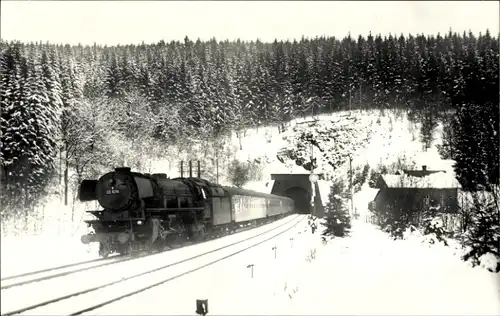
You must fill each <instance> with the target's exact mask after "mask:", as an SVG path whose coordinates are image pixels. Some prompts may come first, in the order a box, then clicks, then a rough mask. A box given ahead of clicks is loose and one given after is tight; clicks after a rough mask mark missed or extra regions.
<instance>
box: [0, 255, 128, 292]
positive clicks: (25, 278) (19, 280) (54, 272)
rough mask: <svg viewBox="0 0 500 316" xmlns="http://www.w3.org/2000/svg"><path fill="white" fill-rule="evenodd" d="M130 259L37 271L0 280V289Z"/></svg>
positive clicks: (112, 259)
mask: <svg viewBox="0 0 500 316" xmlns="http://www.w3.org/2000/svg"><path fill="white" fill-rule="evenodd" d="M131 259H134V258H124V257H123V256H119V255H118V256H113V257H109V258H98V259H93V260H88V261H82V262H76V263H71V264H66V265H62V266H58V267H52V268H47V269H43V270H37V271H32V272H27V273H22V274H17V275H13V276H8V277H6V278H3V279H1V280H0V283H1V286H0V289H1V290H6V289H10V288H13V287H16V286H22V285H26V284H30V283H33V282H39V281H44V280H50V279H53V278H60V277H63V276H66V275H70V274H72V273H78V272H83V271H87V270H91V269H97V268H100V267H105V266H108V265H111V264H116V263H118V262H124V261H128V260H131Z"/></svg>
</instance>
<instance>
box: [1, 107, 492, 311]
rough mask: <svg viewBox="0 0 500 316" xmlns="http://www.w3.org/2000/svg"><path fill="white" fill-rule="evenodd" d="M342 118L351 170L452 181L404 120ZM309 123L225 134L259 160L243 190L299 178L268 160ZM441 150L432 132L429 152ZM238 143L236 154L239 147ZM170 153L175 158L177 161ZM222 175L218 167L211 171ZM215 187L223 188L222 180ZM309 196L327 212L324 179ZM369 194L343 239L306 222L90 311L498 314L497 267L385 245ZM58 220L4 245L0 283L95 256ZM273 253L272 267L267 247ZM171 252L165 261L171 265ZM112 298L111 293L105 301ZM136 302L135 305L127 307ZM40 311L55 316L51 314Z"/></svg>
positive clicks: (423, 244)
mask: <svg viewBox="0 0 500 316" xmlns="http://www.w3.org/2000/svg"><path fill="white" fill-rule="evenodd" d="M352 116H356V117H358V118H359V120H360V121H361V122H359V123H360V125H361V126H364V127H365V128H366V130H367V131H370V135H369V137H370V140H369V142H368V143H367V146H366V147H364V148H357V149H356V150H355V151H353V152H352V155H353V160H352V166H353V168H357V167H362V166H363V165H364V164H366V163H368V164H369V165H370V167H371V168H372V169H373V168H375V167H376V166H377V165H378V164H381V163H383V164H384V165H388V164H391V163H396V162H398V161H403V162H405V163H407V164H410V165H414V166H420V165H424V164H425V165H427V166H428V168H429V169H431V170H446V171H447V173H452V172H453V170H452V169H453V168H452V165H453V161H445V160H441V159H440V158H439V155H438V153H437V151H436V149H435V147H432V148H431V149H429V150H427V152H422V144H421V142H419V141H418V137H419V136H418V124H413V123H411V122H410V121H409V120H408V119H407V117H406V116H405V115H399V114H397V113H391V112H388V111H386V112H385V115H384V116H381V115H380V113H379V112H378V111H353V112H352ZM343 117H344V116H343V113H338V114H334V115H330V116H325V115H323V116H319V117H316V119H317V120H318V121H319V122H320V123H319V125H318V126H320V127H321V126H328V125H331V124H333V123H334V122H339V120H341V119H342V118H343ZM307 120H308V119H297V120H294V121H292V122H290V123H289V124H287V125H288V126H287V128H288V131H287V132H285V133H283V134H278V133H277V127H276V126H270V127H265V128H259V129H250V130H248V131H247V132H246V136H244V137H242V139H241V140H240V139H238V137H237V136H236V135H235V134H233V135H232V136H231V143H230V147H231V146H232V149H231V150H232V151H233V153H234V154H235V157H236V158H237V159H239V160H241V161H246V160H254V159H260V161H261V163H260V169H261V170H260V178H258V177H257V178H256V179H253V180H252V181H250V182H248V183H247V184H245V185H244V187H245V188H247V189H251V190H255V191H260V192H266V193H269V192H270V190H271V188H272V186H273V181H272V180H270V174H271V173H307V171H306V170H304V169H303V168H302V167H299V166H297V165H295V164H289V163H287V164H282V163H281V162H279V161H278V160H277V158H276V154H277V152H278V151H279V150H280V149H282V148H286V147H287V146H289V141H287V140H286V139H283V136H286V135H289V131H290V130H291V129H292V128H293V127H294V126H297V124H298V125H300V124H301V123H303V122H304V121H307ZM309 120H310V119H309ZM379 121H380V123H379ZM306 124H307V123H306ZM440 128H442V127H441V126H440V127H438V129H437V130H439V129H440ZM440 141H441V140H440V135H438V134H437V135H436V140H435V144H436V143H439V142H440ZM240 142H241V145H242V148H243V149H242V150H239V146H240ZM177 153H178V152H174V153H173V155H174V156H175V158H176V159H177V160H180V159H181V158H180V157H181V156H177ZM315 154H316V153H315ZM333 154H337V153H333ZM172 161H173V160H172ZM150 162H151V163H150V165H149V168H150V169H151V170H144V171H150V172H167V173H168V174H169V176H176V173H177V172H178V171H177V165H176V164H173V163H172V162H171V161H170V160H168V161H167V160H161V159H150ZM348 165H349V163H348V161H347V162H345V163H344V164H343V165H341V166H339V167H338V168H337V169H336V172H335V174H334V176H335V177H339V178H346V173H347V170H348ZM223 170H224V169H223V167H222V166H221V169H220V173H221V174H222V173H223ZM318 171H320V170H316V172H318ZM220 182H221V183H223V184H229V183H227V179H225V178H224V177H221V181H220ZM318 187H319V192H320V193H321V197H322V200H323V203H325V204H326V203H327V201H328V198H327V197H328V193H329V191H330V181H324V180H319V181H318ZM377 192H378V190H377V189H371V188H369V187H368V185H367V184H366V183H365V184H363V186H362V188H361V191H360V192H357V193H355V194H354V197H353V202H354V207H355V209H356V210H357V212H358V213H359V214H360V215H361V216H360V219H359V220H355V221H353V228H352V233H351V236H350V237H347V238H342V239H334V240H332V241H330V242H328V243H327V244H324V243H322V241H321V238H320V236H319V232H317V233H316V234H314V235H313V234H312V233H311V232H310V229H308V228H307V226H305V225H304V226H301V227H299V228H297V229H294V230H293V231H292V232H290V233H287V234H284V235H283V236H281V237H280V238H277V239H274V240H272V241H269V242H265V243H264V244H262V246H258V247H255V248H252V249H251V250H249V251H244V252H242V253H240V254H238V255H236V256H234V257H231V258H228V259H227V260H223V261H220V262H218V263H215V264H213V265H211V266H209V267H207V268H204V269H201V270H198V271H196V272H194V273H192V274H189V275H186V276H183V277H180V278H178V279H175V280H173V281H171V282H168V283H166V284H164V285H160V286H158V287H156V288H154V289H151V290H148V291H145V292H143V293H140V294H138V295H135V296H133V297H130V298H125V299H123V300H121V301H119V302H118V303H114V304H111V305H109V306H106V307H103V308H101V309H98V310H94V311H92V312H89V314H92V315H117V314H122V315H127V314H134V315H139V314H140V315H148V314H156V315H157V314H162V315H169V314H170V315H194V314H195V313H194V310H195V300H196V299H208V305H209V313H208V315H211V314H212V315H221V314H223V315H242V314H246V315H263V314H268V315H278V314H281V315H284V314H287V315H293V314H295V315H313V314H314V315H334V314H344V315H345V314H370V315H378V314H384V315H389V314H398V315H409V314H412V315H415V314H420V315H443V314H448V315H449V314H458V315H499V314H500V300H499V297H500V286H499V284H500V274H494V273H490V272H488V271H487V270H486V269H484V268H485V267H487V266H488V265H491V264H493V263H494V262H496V261H494V260H495V258H489V257H488V256H484V257H483V258H482V264H481V266H479V267H476V268H472V267H471V266H470V264H469V263H466V262H463V261H462V260H461V259H460V254H461V253H462V252H463V250H462V249H460V247H459V246H458V245H457V244H456V243H453V242H451V244H452V246H451V247H444V246H443V245H441V244H433V245H430V244H429V243H428V242H427V241H428V237H423V236H419V235H418V234H416V233H415V234H406V238H405V239H404V240H398V241H394V240H392V239H390V238H389V237H388V236H387V234H384V233H382V232H381V231H379V230H378V229H377V228H375V227H374V226H372V225H371V224H368V223H366V222H365V221H367V218H368V216H367V215H368V214H369V212H368V211H367V206H368V202H369V201H371V200H373V198H374V197H375V194H376V193H377ZM57 205H59V208H58V207H57ZM60 205H61V204H54V205H52V206H51V209H61V206H60ZM68 212H69V211H68V208H64V212H63V213H64V214H63V215H64V216H60V217H59V218H58V220H57V223H58V224H57V225H58V229H59V231H61V230H62V231H63V232H61V233H60V234H55V235H54V234H49V235H47V236H42V237H29V238H28V237H25V238H22V239H21V238H16V237H10V238H2V240H1V243H2V244H1V246H2V249H1V252H2V262H1V265H2V277H5V276H7V275H12V274H17V273H21V272H27V271H30V270H39V269H42V268H43V267H48V266H51V265H52V266H55V265H62V264H66V263H70V262H76V261H83V260H89V259H93V258H96V257H97V250H96V249H93V250H92V251H91V252H88V251H89V250H90V249H89V248H88V246H83V245H81V243H80V241H79V236H80V234H79V232H80V229H81V227H76V226H77V225H74V224H71V225H68V224H67V223H68V222H69V220H68V219H69V215H68V214H69V213H68ZM46 213H47V212H46ZM81 213H82V212H81V211H78V212H76V213H75V214H73V215H75V216H74V217H75V220H77V221H78V219H80V214H81ZM54 218H55V216H54ZM47 222H49V221H47ZM54 225H55V224H54ZM64 225H67V226H69V227H70V228H64V227H65V226H64ZM318 227H320V225H318ZM255 232H256V231H254V232H253V233H255ZM299 232H300V233H299ZM246 233H247V234H248V232H246ZM290 238H293V240H291V239H290ZM217 242H219V243H220V241H213V242H210V243H207V244H203V245H199V246H196V247H197V248H191V249H196V251H198V252H201V251H203V250H205V248H204V247H214V245H215V244H217ZM213 243H215V244H213ZM210 245H211V246H210ZM275 246H276V247H277V252H276V259H275V258H274V251H273V250H272V248H273V247H275ZM186 249H190V248H186ZM176 251H177V250H176ZM184 251H188V250H184ZM190 251H195V250H190ZM171 254H172V252H169V256H170V255H171ZM157 258H160V257H157ZM162 258H168V256H167V257H162ZM146 259H147V258H146ZM149 260H151V261H147V260H143V261H141V263H142V264H143V266H142V267H135V268H134V269H135V270H134V269H132V270H134V271H137V270H141V269H142V270H145V269H146V268H150V267H151V266H154V265H156V264H159V263H158V261H154V260H157V259H149ZM249 264H254V276H253V278H252V277H250V268H247V266H248V265H249ZM124 267H125V266H124ZM184 268H187V266H186V267H184ZM109 271H110V270H108V272H109ZM94 272H95V271H94ZM94 272H93V273H94ZM109 273H110V277H111V276H113V277H115V276H116V275H118V274H120V273H121V275H131V274H132V273H131V272H130V270H128V271H126V269H123V270H121V269H120V270H116V271H115V272H113V273H111V272H109ZM87 278H88V274H87ZM152 280H153V279H148V282H150V281H151V282H152ZM74 282H77V280H76V279H75V281H74ZM141 282H145V281H141ZM146 283H147V282H146ZM138 284H139V283H129V285H128V286H130V288H129V287H128V286H125V285H123V286H121V287H119V288H120V290H119V292H120V293H121V292H126V291H127V290H130V289H132V288H133V287H134V286H135V287H137V286H138ZM38 290H39V291H42V290H41V289H38ZM112 294H117V292H115V293H112V292H110V293H108V295H112ZM169 298H175V299H169ZM96 299H99V297H96ZM79 300H80V303H79V304H84V303H88V304H89V302H88V301H85V300H84V299H83V298H82V297H81V298H79ZM138 301H140V302H141V304H137V302H138ZM69 307H71V306H70V305H67V306H66V308H69ZM49 311H50V312H52V314H57V311H56V310H50V309H49ZM38 314H39V313H38Z"/></svg>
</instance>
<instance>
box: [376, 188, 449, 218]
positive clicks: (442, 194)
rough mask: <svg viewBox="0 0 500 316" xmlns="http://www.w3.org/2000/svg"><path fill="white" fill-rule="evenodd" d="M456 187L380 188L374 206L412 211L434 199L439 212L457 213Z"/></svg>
mask: <svg viewBox="0 0 500 316" xmlns="http://www.w3.org/2000/svg"><path fill="white" fill-rule="evenodd" d="M457 194H458V192H457V189H417V188H387V187H385V188H382V189H381V190H380V192H379V194H378V195H377V197H376V198H375V203H376V208H377V210H379V211H382V212H388V211H393V210H400V211H403V212H408V213H414V212H418V213H419V212H422V211H424V210H425V209H427V208H428V207H429V205H430V202H431V201H432V200H434V201H435V202H437V203H438V204H439V205H440V206H441V208H440V209H439V212H440V213H457V211H458V203H457Z"/></svg>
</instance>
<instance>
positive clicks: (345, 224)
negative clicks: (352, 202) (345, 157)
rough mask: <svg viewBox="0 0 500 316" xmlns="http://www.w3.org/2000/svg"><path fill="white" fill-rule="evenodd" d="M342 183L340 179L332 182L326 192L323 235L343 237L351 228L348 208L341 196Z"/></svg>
mask: <svg viewBox="0 0 500 316" xmlns="http://www.w3.org/2000/svg"><path fill="white" fill-rule="evenodd" d="M343 188H344V184H343V182H342V181H341V180H336V181H334V182H333V184H332V186H331V188H330V194H328V203H327V205H326V208H325V217H326V218H325V222H324V223H322V224H323V225H324V226H325V230H324V231H323V233H322V235H323V236H330V237H332V238H334V237H344V236H347V235H349V232H350V229H351V217H350V215H349V210H348V208H347V206H346V203H345V201H344V199H343V198H342V196H341V195H342V193H343Z"/></svg>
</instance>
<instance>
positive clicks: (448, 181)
mask: <svg viewBox="0 0 500 316" xmlns="http://www.w3.org/2000/svg"><path fill="white" fill-rule="evenodd" d="M382 178H383V179H384V182H385V183H386V184H387V186H389V187H391V188H436V189H438V188H439V189H453V188H460V184H459V183H458V181H457V179H456V178H455V177H454V176H453V175H450V174H449V173H443V172H438V173H434V174H430V175H428V176H426V177H422V178H419V177H412V176H408V175H406V174H402V175H395V174H385V175H382Z"/></svg>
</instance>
